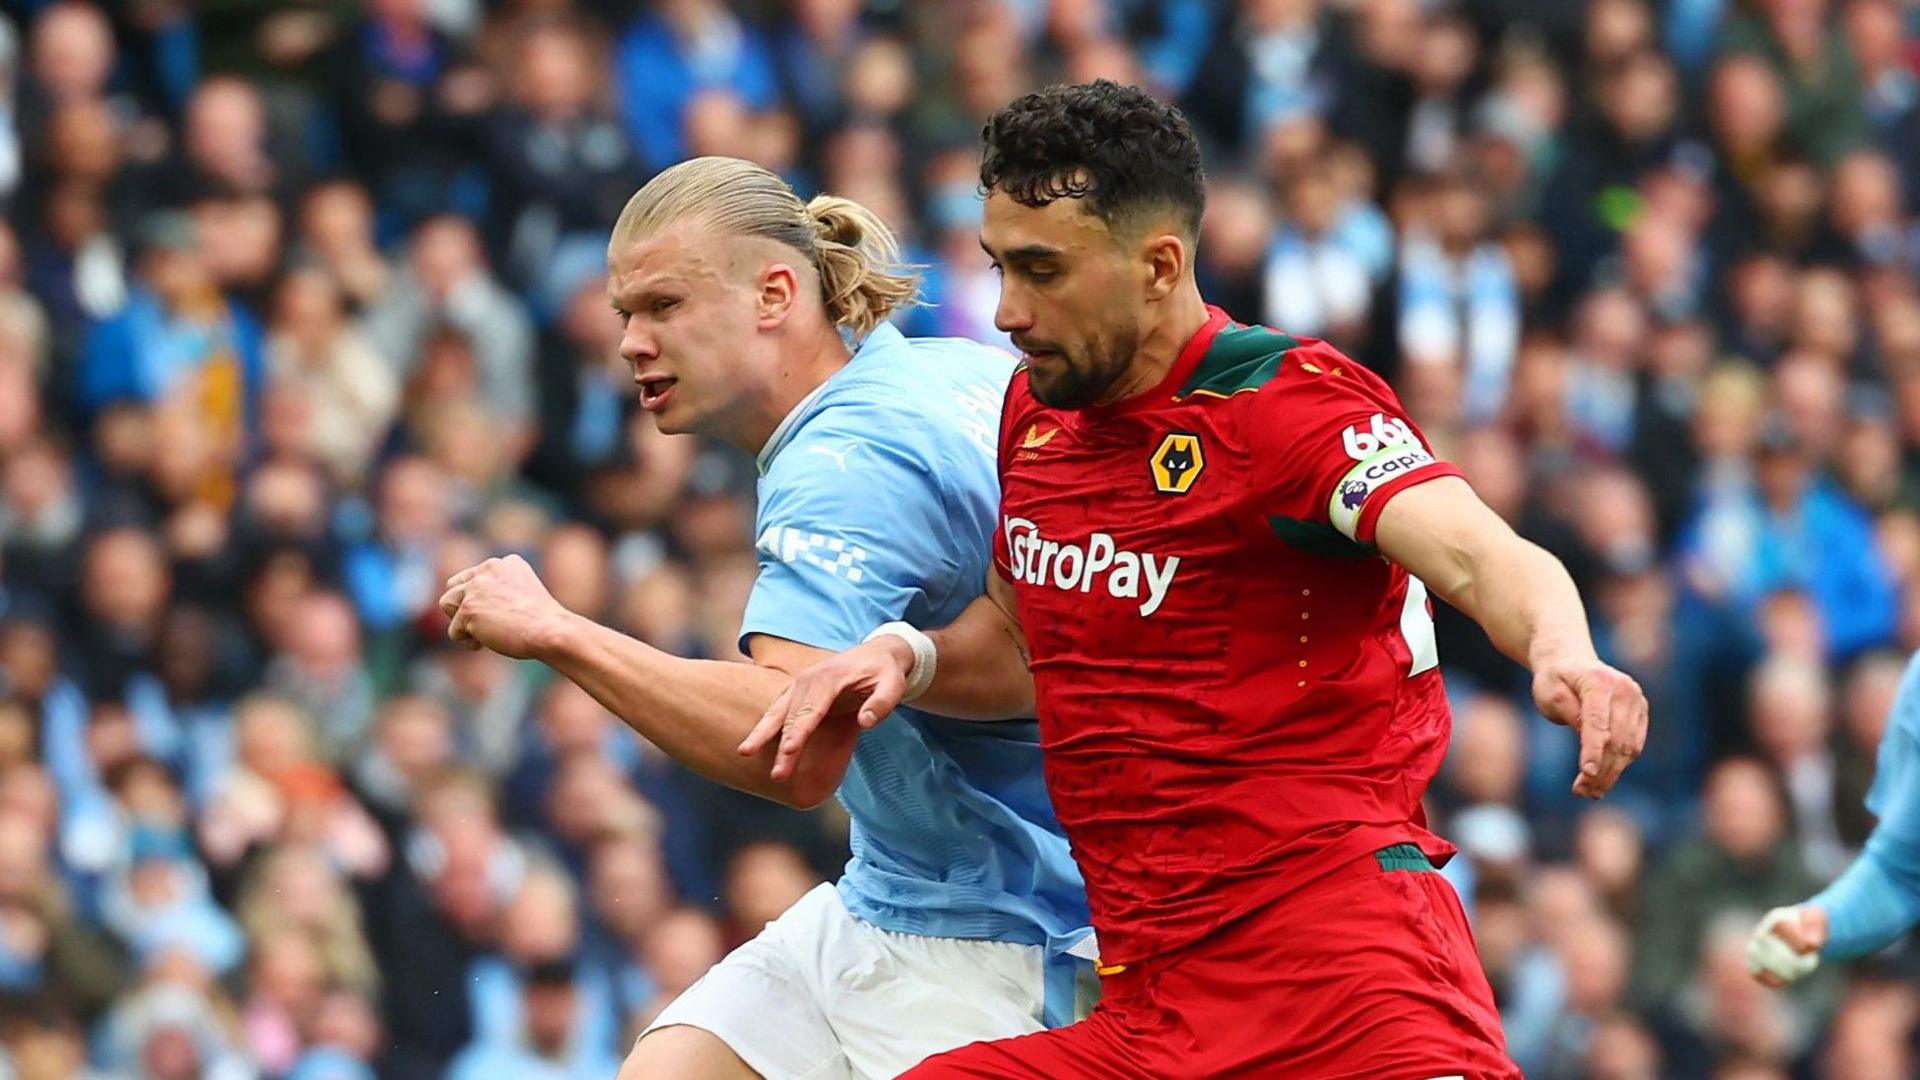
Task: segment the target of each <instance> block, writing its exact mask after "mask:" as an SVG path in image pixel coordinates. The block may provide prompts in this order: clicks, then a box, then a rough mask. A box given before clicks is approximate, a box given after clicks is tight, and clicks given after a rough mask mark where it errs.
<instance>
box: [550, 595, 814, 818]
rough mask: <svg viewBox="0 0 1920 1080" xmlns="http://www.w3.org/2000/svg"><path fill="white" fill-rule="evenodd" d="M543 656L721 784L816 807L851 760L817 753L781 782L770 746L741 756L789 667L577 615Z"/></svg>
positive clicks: (561, 628)
mask: <svg viewBox="0 0 1920 1080" xmlns="http://www.w3.org/2000/svg"><path fill="white" fill-rule="evenodd" d="M536 658H537V659H539V660H541V661H542V662H544V663H546V664H547V665H548V666H549V667H552V668H553V669H554V670H555V671H558V672H559V673H560V674H562V675H564V676H566V677H567V678H569V679H572V680H573V681H574V682H576V683H578V684H580V687H581V688H582V689H584V690H585V691H587V693H589V694H592V695H593V697H594V699H595V700H597V701H599V702H600V704H601V705H603V706H605V707H606V708H607V710H608V711H610V712H612V713H613V714H614V715H615V716H618V717H619V718H620V719H621V720H623V721H625V722H626V724H627V726H628V727H631V728H633V730H635V731H636V732H639V733H640V735H641V736H642V737H643V738H645V739H646V740H647V741H648V742H651V743H653V744H654V745H655V746H658V747H659V748H660V749H661V750H663V751H665V752H666V753H667V754H668V756H670V757H672V758H673V759H674V760H676V761H678V762H680V763H681V764H682V765H685V766H686V767H687V768H689V769H692V770H693V771H695V772H697V773H699V774H700V775H702V776H705V777H707V778H708V779H710V780H713V781H715V782H717V783H721V784H725V785H727V786H728V787H733V788H738V789H739V790H741V791H746V792H749V793H751V794H754V795H759V796H762V797H764V798H768V799H772V800H774V801H776V802H781V803H786V804H788V805H795V806H810V805H813V804H816V803H818V802H819V801H821V800H822V799H824V798H825V797H826V795H828V794H831V793H832V791H833V789H834V788H836V787H838V785H839V779H840V773H841V772H842V771H843V770H844V763H843V762H829V761H827V760H825V759H824V758H822V757H819V756H816V755H814V754H812V753H809V754H808V755H807V756H806V757H803V759H802V761H801V768H800V769H799V770H798V771H797V772H796V773H795V774H794V775H793V776H792V777H790V778H788V779H786V780H774V779H772V778H770V777H769V776H768V772H769V771H770V770H771V768H772V764H773V751H772V750H771V749H768V750H767V751H765V752H763V753H761V754H759V755H756V756H754V757H742V756H741V755H740V753H739V750H738V747H739V745H740V740H742V739H744V738H745V737H746V736H747V733H748V732H750V731H752V730H753V726H754V724H755V723H756V722H757V721H758V720H759V719H760V716H761V714H762V713H764V712H765V711H766V709H767V706H768V705H770V704H771V703H772V702H773V699H774V698H776V697H778V696H779V695H780V693H781V691H783V690H785V689H786V688H787V686H788V684H789V683H790V682H792V679H791V677H790V676H788V675H787V674H786V673H784V672H781V671H775V670H772V669H769V668H764V667H759V666H757V665H754V664H745V663H734V662H728V661H719V660H689V659H686V658H684V657H678V656H673V655H671V654H669V653H664V652H661V651H660V650H659V649H656V648H654V647H653V646H651V645H648V644H646V643H645V642H642V641H638V640H635V639H634V638H631V637H628V636H627V635H625V634H622V633H620V632H619V631H618V630H614V629H612V628H611V627H606V626H601V625H599V624H598V623H595V622H593V621H592V620H590V619H586V618H582V617H578V616H570V617H568V618H567V619H566V620H565V622H564V623H563V624H561V625H560V626H558V627H556V628H555V631H554V632H553V633H552V634H551V635H549V636H548V638H547V640H545V641H543V642H542V643H541V647H540V649H539V650H538V652H537V654H536Z"/></svg>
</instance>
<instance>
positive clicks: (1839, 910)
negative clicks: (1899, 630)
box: [1811, 654, 1920, 959]
mask: <svg viewBox="0 0 1920 1080" xmlns="http://www.w3.org/2000/svg"><path fill="white" fill-rule="evenodd" d="M1867 809H1869V810H1871V811H1873V814H1874V816H1875V817H1876V818H1878V819H1879V824H1878V825H1876V826H1875V827H1874V830H1873V834H1872V835H1871V836H1869V837H1867V846H1866V850H1864V851H1862V852H1861V853H1860V857H1859V858H1858V859H1855V860H1854V862H1853V865H1851V866H1849V867H1847V870H1846V872H1845V873H1843V874H1841V875H1840V877H1839V879H1838V880H1837V881H1835V882H1834V883H1833V884H1832V885H1829V886H1827V889H1826V891H1825V892H1822V893H1821V894H1820V895H1818V896H1816V897H1814V898H1813V900H1812V901H1811V902H1812V903H1813V904H1814V905H1815V906H1817V907H1819V908H1821V909H1822V910H1824V911H1825V912H1826V913H1827V920H1828V923H1829V925H1830V933H1829V936H1828V938H1827V946H1826V948H1825V949H1824V950H1822V952H1821V955H1823V956H1827V957H1830V958H1834V959H1846V958H1849V957H1854V956H1860V955H1863V954H1865V953H1869V952H1873V951H1874V950H1876V949H1878V948H1881V947H1882V946H1884V945H1888V944H1890V943H1892V942H1893V940H1894V939H1896V938H1898V937H1899V936H1900V935H1901V934H1904V933H1906V932H1907V931H1908V930H1910V929H1912V928H1913V926H1914V924H1915V923H1920V654H1915V656H1914V657H1913V659H1911V660H1909V661H1907V673H1906V675H1905V676H1904V677H1903V678H1902V679H1901V680H1900V692H1899V694H1898V695H1897V696H1896V697H1895V698H1894V699H1893V712H1892V714H1891V715H1889V716H1888V717H1887V730H1886V734H1884V735H1882V736H1881V737H1880V755H1879V761H1878V763H1877V764H1876V766H1875V770H1874V775H1873V787H1872V789H1871V790H1869V791H1868V792H1867Z"/></svg>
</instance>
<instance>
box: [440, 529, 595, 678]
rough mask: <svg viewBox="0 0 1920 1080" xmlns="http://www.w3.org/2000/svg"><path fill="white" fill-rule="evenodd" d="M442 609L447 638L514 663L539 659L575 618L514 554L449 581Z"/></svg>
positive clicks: (455, 576) (489, 562)
mask: <svg viewBox="0 0 1920 1080" xmlns="http://www.w3.org/2000/svg"><path fill="white" fill-rule="evenodd" d="M440 610H441V611H443V612H445V613H446V616H447V618H448V619H451V620H452V625H450V626H448V627H447V636H448V637H450V638H452V639H453V640H455V641H459V642H464V643H465V644H466V645H468V646H469V647H471V648H475V649H480V648H487V649H492V650H493V651H494V652H497V653H500V654H501V655H503V656H510V657H512V658H514V659H515V660H528V659H537V658H538V654H539V653H540V651H541V649H542V648H543V646H544V645H545V643H546V642H549V641H551V640H553V638H554V636H555V635H556V634H557V633H558V632H559V631H560V630H561V628H562V627H564V626H565V624H566V621H567V620H568V619H570V618H572V617H573V613H572V612H570V611H568V610H567V609H566V608H564V607H562V606H560V602H559V601H558V600H555V599H554V598H553V594H552V593H550V592H548V591H547V587H546V585H544V584H542V583H541V581H540V575H538V574H536V573H534V572H533V567H531V566H529V565H528V564H527V560H525V559H523V558H521V557H520V556H518V555H509V556H507V557H506V558H504V559H488V560H487V561H486V562H483V563H481V564H479V565H478V566H469V567H468V568H466V569H465V570H462V571H460V572H459V573H457V574H455V575H453V576H452V577H450V578H448V579H447V591H446V593H445V594H444V595H443V596H441V597H440Z"/></svg>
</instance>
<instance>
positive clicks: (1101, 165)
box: [980, 79, 1207, 235]
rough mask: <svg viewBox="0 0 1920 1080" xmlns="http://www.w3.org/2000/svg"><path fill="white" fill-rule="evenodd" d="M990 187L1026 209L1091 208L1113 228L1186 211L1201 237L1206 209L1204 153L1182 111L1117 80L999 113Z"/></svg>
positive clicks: (991, 131)
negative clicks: (1158, 213) (1070, 202)
mask: <svg viewBox="0 0 1920 1080" xmlns="http://www.w3.org/2000/svg"><path fill="white" fill-rule="evenodd" d="M981 137H982V138H983V139H984V140H985V141H986V144H987V145H986V155H985V157H984V158H982V160H981V162H980V184H981V186H982V187H983V188H985V189H986V190H988V191H993V190H996V189H997V190H999V191H1001V192H1003V193H1004V194H1006V195H1007V196H1008V197H1009V198H1011V199H1013V200H1014V201H1015V202H1018V203H1021V204H1022V205H1025V206H1045V205H1047V204H1048V203H1050V202H1052V201H1053V200H1055V199H1083V200H1085V202H1084V205H1085V206H1086V208H1087V210H1088V212H1090V213H1092V214H1093V215H1094V216H1096V217H1098V218H1099V219H1100V220H1101V221H1104V222H1106V223H1107V224H1108V225H1109V226H1112V225H1114V224H1115V223H1116V222H1119V221H1122V220H1124V219H1127V218H1131V217H1134V216H1137V215H1138V214H1140V213H1141V212H1142V211H1149V210H1158V209H1176V210H1179V211H1180V212H1181V213H1182V214H1183V215H1184V217H1185V219H1186V225H1187V229H1188V232H1189V235H1195V234H1198V232H1199V229H1200V212H1201V211H1202V210H1203V209H1205V207H1206V199H1207V196H1206V174H1205V173H1204V172H1203V171H1202V170H1201V168H1200V144H1199V143H1198V142H1197V141H1195V139H1194V137H1193V128H1192V127H1190V126H1189V125H1188V124H1187V118H1186V117H1184V116H1182V115H1180V110H1178V109H1176V108H1174V107H1173V106H1171V105H1168V104H1165V103H1164V102H1161V101H1159V100H1158V99H1156V98H1154V97H1153V96H1152V95H1151V94H1148V93H1147V92H1146V91H1145V90H1141V89H1140V88H1138V87H1134V86H1121V85H1120V84H1119V83H1116V82H1113V81H1111V80H1108V79H1101V80H1100V81H1098V82H1092V83H1081V84H1077V85H1073V86H1049V87H1047V88H1046V89H1044V90H1038V91H1035V92H1034V93H1031V94H1028V95H1026V96H1025V97H1021V98H1018V99H1016V100H1015V101H1014V102H1013V103H1012V104H1010V105H1008V106H1006V107H1005V108H1003V109H1001V110H1000V111H999V112H997V113H994V114H993V116H992V117H991V118H990V119H988V120H987V125H986V128H985V129H984V130H983V131H982V132H981Z"/></svg>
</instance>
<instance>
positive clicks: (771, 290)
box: [754, 262, 800, 330]
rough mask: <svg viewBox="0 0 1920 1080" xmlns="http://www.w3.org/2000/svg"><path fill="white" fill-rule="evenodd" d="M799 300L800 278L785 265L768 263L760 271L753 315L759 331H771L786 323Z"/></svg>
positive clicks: (790, 267)
mask: <svg viewBox="0 0 1920 1080" xmlns="http://www.w3.org/2000/svg"><path fill="white" fill-rule="evenodd" d="M799 299H800V276H799V274H798V273H796V272H795V271H794V269H793V267H792V266H789V265H788V264H786V263H782V262H776V263H769V264H768V265H767V268H766V269H765V270H762V271H760V291H759V296H758V297H757V298H756V300H755V312H754V314H755V315H757V316H758V317H759V321H760V329H762V330H771V329H773V328H774V327H777V326H779V325H780V324H781V323H784V322H786V321H787V316H789V315H791V314H793V305H794V304H795V303H796V302H798V301H799Z"/></svg>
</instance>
